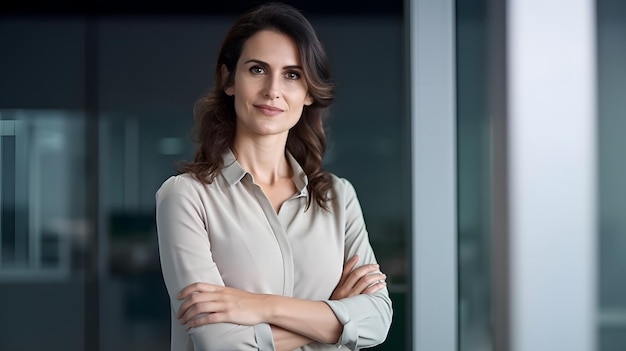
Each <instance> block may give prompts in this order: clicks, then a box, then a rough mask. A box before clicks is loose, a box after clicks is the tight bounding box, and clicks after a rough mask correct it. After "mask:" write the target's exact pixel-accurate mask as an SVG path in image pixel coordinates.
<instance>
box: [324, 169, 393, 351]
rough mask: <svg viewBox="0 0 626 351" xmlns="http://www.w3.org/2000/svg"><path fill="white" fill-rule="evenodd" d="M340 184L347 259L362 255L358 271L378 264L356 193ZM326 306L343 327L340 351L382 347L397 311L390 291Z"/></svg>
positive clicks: (328, 301)
mask: <svg viewBox="0 0 626 351" xmlns="http://www.w3.org/2000/svg"><path fill="white" fill-rule="evenodd" d="M340 181H341V182H342V183H343V186H342V187H341V189H343V193H340V194H338V195H340V196H342V198H343V200H344V201H345V202H344V204H345V212H344V213H343V214H344V216H345V217H344V221H345V259H346V260H348V259H350V258H352V257H354V255H358V256H359V262H358V263H357V265H356V266H357V267H358V266H361V265H364V264H370V263H377V262H376V257H375V256H374V252H373V250H372V247H371V245H370V242H369V236H368V233H367V229H366V227H365V220H364V218H363V213H362V210H361V206H360V204H359V201H358V198H357V195H356V191H355V190H354V187H353V186H352V184H351V183H350V182H348V181H347V180H345V179H341V180H340ZM381 268H382V267H381ZM325 302H326V303H327V304H328V305H329V306H330V308H331V309H332V310H333V312H334V313H335V315H336V316H337V319H339V321H340V322H341V324H342V325H343V332H342V334H341V337H340V338H339V342H338V343H337V347H341V346H346V347H347V348H348V349H350V350H358V349H360V348H364V347H372V346H375V345H378V344H381V343H382V342H383V341H385V339H386V338H387V334H388V332H389V328H390V327H391V318H392V315H393V308H392V303H391V299H390V298H389V291H388V290H387V288H386V287H385V288H383V289H381V290H379V291H377V292H376V293H374V294H371V295H365V294H363V295H357V296H353V297H348V298H344V299H341V300H327V301H325Z"/></svg>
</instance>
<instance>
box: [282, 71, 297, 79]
mask: <svg viewBox="0 0 626 351" xmlns="http://www.w3.org/2000/svg"><path fill="white" fill-rule="evenodd" d="M285 76H286V77H287V79H293V80H296V79H300V73H298V72H287V73H286V74H285Z"/></svg>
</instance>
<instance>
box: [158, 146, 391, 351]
mask: <svg viewBox="0 0 626 351" xmlns="http://www.w3.org/2000/svg"><path fill="white" fill-rule="evenodd" d="M288 158H289V162H290V164H291V167H292V169H293V171H294V176H293V180H294V182H295V184H296V187H297V189H298V192H297V194H295V195H294V196H292V197H291V198H290V199H288V200H287V201H285V202H284V203H283V205H282V206H281V208H280V211H279V212H278V214H277V213H276V211H275V210H274V209H273V207H272V205H271V203H270V201H269V200H268V199H267V197H266V196H265V194H264V193H263V191H262V189H261V187H260V186H258V185H257V184H256V183H255V182H254V179H253V177H252V175H251V174H250V173H247V172H246V171H245V170H244V169H243V168H241V165H240V164H239V163H238V162H237V161H236V160H235V157H234V156H233V154H232V152H230V151H229V152H227V153H226V154H225V155H224V164H225V167H224V168H223V170H222V173H221V175H219V176H218V177H216V179H215V181H214V182H213V183H212V184H209V185H204V184H202V183H200V182H199V181H198V180H196V179H195V178H193V177H192V176H191V175H189V174H182V175H178V176H172V177H170V178H169V179H167V180H166V181H165V182H164V183H163V185H162V186H161V188H160V189H159V190H158V191H157V193H156V221H157V230H158V240H159V254H160V259H161V269H162V272H163V277H164V280H165V285H166V286H167V291H168V294H169V296H170V302H171V318H172V330H171V332H172V334H171V349H172V351H185V350H196V351H198V350H219V351H226V350H238V351H242V350H274V343H273V338H272V333H271V329H270V326H269V325H268V324H258V325H255V326H244V325H236V324H228V323H219V324H211V325H205V326H201V327H197V328H192V329H191V330H189V331H185V328H184V326H182V325H180V323H179V322H178V320H177V319H176V317H175V315H176V311H177V310H178V308H179V307H180V305H181V303H182V301H178V300H177V299H176V295H178V293H179V292H180V290H182V289H183V288H184V287H186V286H187V285H189V284H192V283H195V282H206V283H212V284H219V285H225V286H229V287H233V288H237V289H242V290H247V291H250V292H255V293H264V294H276V295H284V296H291V297H296V298H301V299H308V300H317V301H324V302H326V303H327V304H328V305H329V306H330V308H331V309H332V310H333V312H334V313H335V315H336V316H337V318H338V319H339V321H340V322H341V323H342V324H343V333H342V335H341V337H340V340H339V342H338V344H337V345H328V344H321V343H312V344H309V345H307V346H305V347H303V348H301V350H336V349H337V348H340V349H349V350H357V349H359V348H362V347H370V346H374V345H377V344H380V343H381V342H383V341H384V340H385V338H386V336H387V333H388V330H389V327H390V324H391V317H392V305H391V300H390V299H389V292H388V291H387V289H386V288H384V289H381V290H379V291H378V292H377V293H375V294H372V295H358V296H354V297H350V298H345V299H342V300H334V301H331V300H328V299H329V298H330V296H331V294H332V292H333V290H334V288H335V287H336V286H337V283H338V282H339V279H340V276H341V271H342V269H343V265H344V262H346V261H347V260H348V259H350V258H351V257H353V256H354V255H359V262H358V263H357V267H358V266H360V265H363V264H368V263H376V258H375V256H374V252H373V251H372V248H371V246H370V243H369V239H368V234H367V230H366V227H365V222H364V220H363V214H362V212H361V207H360V205H359V202H358V199H357V196H356V193H355V190H354V188H353V187H352V185H351V184H350V183H349V182H348V181H347V180H345V179H342V178H338V177H336V176H334V175H333V187H332V194H333V200H332V201H331V203H330V207H329V208H330V212H327V211H324V210H323V209H321V208H319V207H318V206H317V205H316V204H315V203H313V204H312V205H311V207H310V208H309V209H308V210H306V211H305V207H306V202H307V196H308V191H307V187H306V186H307V177H306V175H305V174H304V171H303V170H302V168H301V167H300V165H299V164H298V163H297V162H296V160H295V159H294V158H293V157H292V156H291V155H288Z"/></svg>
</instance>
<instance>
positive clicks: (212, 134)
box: [179, 2, 335, 210]
mask: <svg viewBox="0 0 626 351" xmlns="http://www.w3.org/2000/svg"><path fill="white" fill-rule="evenodd" d="M261 30H274V31H278V32H280V33H283V34H285V35H288V36H290V37H291V38H292V39H293V40H294V41H295V42H296V44H297V46H298V50H299V52H300V58H301V60H302V67H303V70H304V79H305V81H306V83H307V87H308V93H309V95H310V96H311V97H312V98H313V103H312V104H311V105H310V106H304V108H303V111H302V116H301V117H300V120H299V121H298V123H297V124H296V125H295V126H293V127H292V128H291V129H290V130H289V135H288V137H287V145H286V148H287V151H289V152H290V153H291V154H292V155H293V157H294V158H295V159H296V160H297V161H298V163H299V164H300V165H301V167H302V168H303V170H304V172H305V174H306V175H307V177H308V180H309V183H308V186H307V187H308V190H309V194H310V196H309V198H308V202H307V207H306V208H307V209H308V208H309V207H310V206H311V203H312V201H313V200H315V202H316V203H317V204H318V205H319V206H320V207H322V208H323V209H326V210H328V205H327V202H328V200H330V197H331V194H330V189H331V185H332V184H331V183H332V179H331V177H330V174H329V173H328V172H326V171H325V170H324V169H323V168H322V166H323V157H324V153H325V151H326V133H325V130H324V125H323V119H324V117H325V115H326V112H327V109H328V107H329V106H330V105H331V104H332V102H333V101H334V99H335V94H334V84H333V82H332V81H331V79H330V73H329V68H328V61H327V58H326V52H325V50H324V47H323V46H322V44H321V42H320V41H319V39H318V37H317V34H316V33H315V30H314V29H313V26H312V25H311V24H310V23H309V21H308V20H307V19H306V18H305V17H304V15H302V13H301V12H300V11H299V10H297V9H296V8H294V7H292V6H290V5H287V4H283V3H277V2H272V3H266V4H263V5H260V6H257V7H255V8H252V9H251V10H249V11H247V12H246V13H244V14H243V15H242V16H241V17H240V18H239V19H238V20H237V21H236V22H235V23H234V24H233V26H232V27H231V29H230V31H229V32H228V34H227V35H226V37H225V38H224V41H223V43H222V46H221V49H220V53H219V55H218V59H217V64H216V66H215V83H214V86H213V89H212V90H211V91H210V92H209V93H208V94H207V95H206V96H204V97H202V98H200V99H199V100H198V101H197V102H196V104H195V106H194V118H195V127H194V131H193V132H194V133H193V141H194V142H195V143H196V144H198V148H197V150H196V154H195V159H194V162H191V163H187V164H185V165H183V167H182V168H181V169H180V170H179V173H191V174H193V175H194V176H195V177H196V178H197V179H198V180H200V181H201V182H203V183H206V184H208V183H212V182H213V181H214V180H215V177H217V175H218V174H219V173H220V171H221V169H222V168H223V167H224V161H223V160H222V155H223V154H224V152H225V151H226V150H227V149H228V148H230V147H232V145H233V142H234V139H235V128H236V114H235V105H234V97H233V96H228V95H227V94H226V93H225V92H224V89H225V88H226V87H228V86H231V85H232V84H233V81H234V76H235V74H234V73H235V70H236V68H237V61H238V60H239V57H240V55H241V51H242V49H243V45H244V43H245V42H246V40H248V39H249V38H250V37H251V36H253V35H254V34H255V33H257V32H259V31H261ZM222 65H225V66H226V68H227V69H228V72H229V74H228V77H224V76H223V75H222ZM225 78H226V79H225Z"/></svg>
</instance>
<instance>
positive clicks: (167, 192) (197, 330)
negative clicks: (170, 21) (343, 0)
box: [156, 3, 392, 351]
mask: <svg viewBox="0 0 626 351" xmlns="http://www.w3.org/2000/svg"><path fill="white" fill-rule="evenodd" d="M215 73H216V79H215V85H214V87H213V90H212V91H211V93H210V94H209V95H207V96H206V97H204V98H202V99H200V100H199V101H198V104H197V106H196V110H195V112H196V137H197V139H196V141H197V143H198V149H197V152H196V156H195V160H194V162H192V163H189V164H187V165H186V166H185V167H184V168H183V169H182V170H181V171H180V173H179V174H178V175H176V176H172V177H170V178H169V179H167V180H166V181H165V182H164V183H163V184H162V186H161V188H160V189H159V190H158V192H157V194H156V205H157V213H156V220H157V228H158V239H159V253H160V258H161V269H162V272H163V277H164V279H165V283H166V286H167V290H168V293H169V296H170V303H171V310H172V322H173V323H172V346H171V348H172V350H173V351H174V350H190V349H194V350H294V349H301V350H334V349H337V348H338V347H340V348H341V347H345V348H347V349H350V350H357V349H360V348H363V347H370V346H374V345H377V344H380V343H382V342H383V341H384V340H385V338H386V337H387V333H388V331H389V327H390V324H391V317H392V304H391V300H390V298H389V293H388V290H387V287H386V275H385V274H383V273H382V272H381V271H380V267H379V265H378V263H377V260H376V257H375V255H374V252H373V250H372V247H371V245H370V241H369V236H368V232H367V230H366V227H365V222H364V218H363V214H362V211H361V206H360V204H359V200H358V198H357V195H356V192H355V190H354V188H353V186H352V184H351V183H350V182H349V181H348V180H347V179H344V178H340V177H338V176H336V175H334V174H332V173H329V172H327V171H325V170H324V169H323V167H322V166H323V157H324V152H325V149H326V136H325V133H324V125H323V116H324V114H325V112H326V109H327V108H328V107H329V106H330V104H331V103H332V102H333V100H334V92H333V88H334V85H333V83H332V81H331V80H330V75H329V72H328V64H327V61H326V55H325V53H324V50H323V47H322V45H321V43H320V42H319V40H318V39H317V36H316V34H315V31H314V29H313V28H312V26H311V25H310V23H309V22H308V21H307V19H306V18H304V17H303V16H302V14H301V13H300V12H299V11H298V10H296V9H295V8H293V7H291V6H288V5H284V4H279V3H269V4H265V5H261V6H260V7H257V8H254V9H252V10H250V11H249V12H247V13H245V14H244V15H243V16H242V17H240V18H239V20H238V21H237V22H236V23H235V24H234V25H233V27H232V28H231V30H230V32H229V33H228V34H227V36H226V38H225V40H224V42H223V44H222V48H221V51H220V54H219V56H218V60H217V65H216V68H215Z"/></svg>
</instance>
